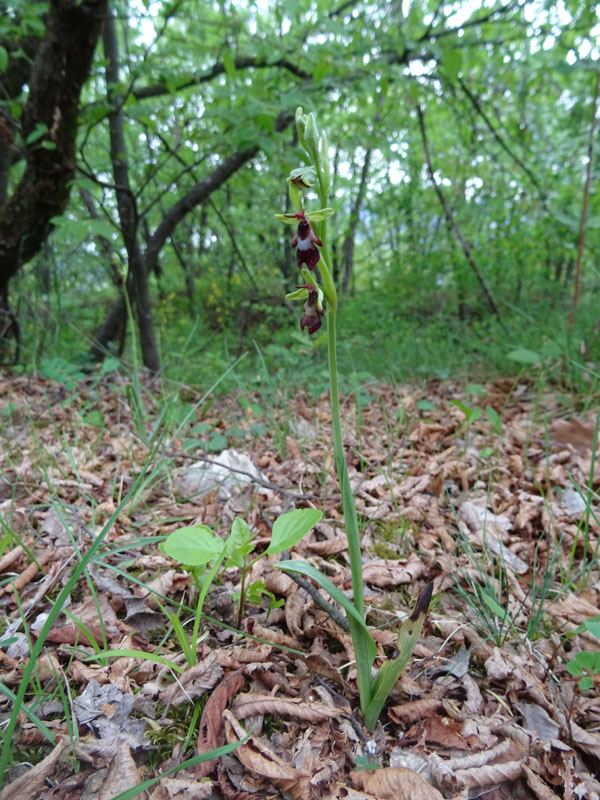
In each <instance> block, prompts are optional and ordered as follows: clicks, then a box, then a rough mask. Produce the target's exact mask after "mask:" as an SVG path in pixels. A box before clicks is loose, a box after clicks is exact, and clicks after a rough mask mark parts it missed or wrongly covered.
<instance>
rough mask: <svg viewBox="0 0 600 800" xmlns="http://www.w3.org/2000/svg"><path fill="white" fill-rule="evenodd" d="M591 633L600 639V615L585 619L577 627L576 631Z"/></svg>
mask: <svg viewBox="0 0 600 800" xmlns="http://www.w3.org/2000/svg"><path fill="white" fill-rule="evenodd" d="M586 631H587V632H588V633H591V634H592V636H595V637H596V639H600V617H590V618H589V619H586V620H584V621H583V622H582V623H581V625H580V626H579V627H578V628H577V631H576V633H585V632H586Z"/></svg>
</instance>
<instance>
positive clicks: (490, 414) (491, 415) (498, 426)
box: [485, 406, 502, 436]
mask: <svg viewBox="0 0 600 800" xmlns="http://www.w3.org/2000/svg"><path fill="white" fill-rule="evenodd" d="M485 415H486V417H487V418H488V420H489V423H490V425H491V426H492V428H493V429H494V431H495V432H496V433H497V434H498V436H502V422H501V421H500V414H498V412H497V411H496V409H495V408H492V406H486V407H485Z"/></svg>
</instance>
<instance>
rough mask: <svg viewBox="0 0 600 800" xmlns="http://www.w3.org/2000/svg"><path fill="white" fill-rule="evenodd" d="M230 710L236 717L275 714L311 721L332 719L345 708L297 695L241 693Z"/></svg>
mask: <svg viewBox="0 0 600 800" xmlns="http://www.w3.org/2000/svg"><path fill="white" fill-rule="evenodd" d="M232 710H233V712H234V713H235V715H236V717H237V718H238V719H245V718H246V717H253V716H255V715H256V714H277V715H278V716H281V717H294V718H295V719H302V720H304V721H305V722H313V723H314V722H321V721H322V720H324V719H334V718H335V717H339V716H341V715H342V714H343V713H345V709H341V708H333V706H327V705H325V704H324V703H307V702H305V701H303V700H302V699H301V698H299V697H273V696H272V695H270V694H241V695H239V696H238V697H237V698H236V700H235V703H234V704H233V709H232Z"/></svg>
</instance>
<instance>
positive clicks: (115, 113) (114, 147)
mask: <svg viewBox="0 0 600 800" xmlns="http://www.w3.org/2000/svg"><path fill="white" fill-rule="evenodd" d="M104 55H105V56H106V59H107V61H108V64H107V67H106V79H107V83H108V87H107V94H108V101H109V103H110V104H111V106H112V108H113V110H112V111H111V113H110V115H109V118H108V125H109V132H110V158H111V162H112V166H113V175H114V179H115V184H116V193H117V208H118V211H119V219H120V221H121V233H122V234H123V241H124V243H125V249H126V250H127V258H128V261H129V274H130V275H131V276H132V279H133V280H132V283H133V287H134V290H135V291H134V296H133V297H132V298H130V299H131V302H132V306H134V307H135V311H136V318H137V324H138V330H139V335H140V346H141V349H142V360H143V362H144V366H145V367H147V368H148V369H149V370H152V372H157V371H158V370H159V369H160V357H159V354H158V347H157V344H156V336H155V333H154V321H153V319H152V305H151V301H150V286H149V282H148V272H147V269H146V264H145V262H144V257H143V255H142V251H141V248H140V244H139V239H138V221H139V220H138V212H137V206H136V202H135V197H134V194H133V192H132V191H131V187H130V183H129V167H128V163H127V143H126V141H125V126H124V123H123V113H122V105H121V101H120V98H119V97H118V96H116V94H115V87H116V86H117V84H118V81H119V44H118V40H117V31H116V26H115V18H114V16H113V15H112V14H111V13H109V14H108V16H107V18H106V23H105V26H104ZM128 285H129V281H128Z"/></svg>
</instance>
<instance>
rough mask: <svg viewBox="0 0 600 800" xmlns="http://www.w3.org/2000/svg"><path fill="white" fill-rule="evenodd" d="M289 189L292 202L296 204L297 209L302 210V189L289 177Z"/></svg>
mask: <svg viewBox="0 0 600 800" xmlns="http://www.w3.org/2000/svg"><path fill="white" fill-rule="evenodd" d="M288 191H289V193H290V203H291V204H292V205H293V206H294V208H295V209H296V211H302V207H303V202H304V201H303V200H302V189H299V188H298V187H297V186H296V185H295V183H294V182H293V181H291V180H290V179H289V178H288Z"/></svg>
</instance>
